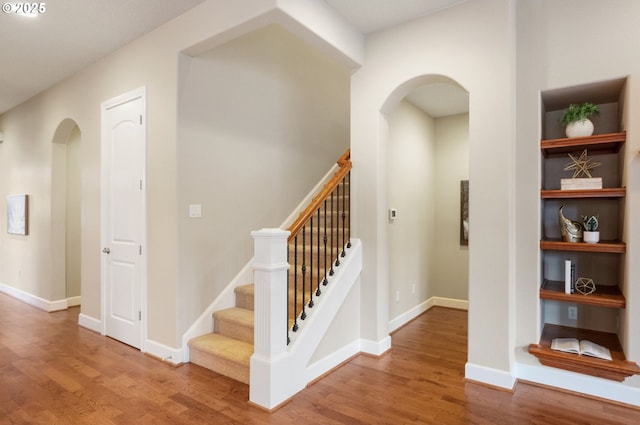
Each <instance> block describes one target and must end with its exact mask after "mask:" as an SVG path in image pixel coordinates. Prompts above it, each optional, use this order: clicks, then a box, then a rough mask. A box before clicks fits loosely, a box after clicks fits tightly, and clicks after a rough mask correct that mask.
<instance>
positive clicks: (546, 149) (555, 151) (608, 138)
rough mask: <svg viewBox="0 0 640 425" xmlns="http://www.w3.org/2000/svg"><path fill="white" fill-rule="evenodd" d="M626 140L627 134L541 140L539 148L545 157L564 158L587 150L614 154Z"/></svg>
mask: <svg viewBox="0 0 640 425" xmlns="http://www.w3.org/2000/svg"><path fill="white" fill-rule="evenodd" d="M626 140H627V133H625V132H622V133H608V134H596V135H593V136H588V137H572V138H565V139H552V140H541V141H540V148H541V149H542V154H543V155H544V156H545V157H554V156H565V155H566V154H568V153H571V152H576V151H580V150H584V149H587V150H589V151H591V152H594V151H598V153H616V152H618V151H619V150H620V148H621V147H622V145H623V144H624V142H625V141H626Z"/></svg>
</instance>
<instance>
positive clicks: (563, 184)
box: [560, 177, 602, 190]
mask: <svg viewBox="0 0 640 425" xmlns="http://www.w3.org/2000/svg"><path fill="white" fill-rule="evenodd" d="M589 189H602V177H592V178H588V177H580V178H576V179H560V190H589Z"/></svg>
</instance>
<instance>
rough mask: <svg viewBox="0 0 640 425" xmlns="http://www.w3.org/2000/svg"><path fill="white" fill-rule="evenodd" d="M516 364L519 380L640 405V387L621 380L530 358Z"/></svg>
mask: <svg viewBox="0 0 640 425" xmlns="http://www.w3.org/2000/svg"><path fill="white" fill-rule="evenodd" d="M522 360H523V361H522V362H518V363H516V364H515V370H516V376H517V378H518V379H519V380H523V381H528V382H533V383H536V384H541V385H545V386H548V387H555V388H559V389H563V390H567V391H572V392H575V393H580V394H584V395H589V396H593V397H598V398H601V399H605V400H612V401H615V402H618V403H624V404H628V405H632V406H640V388H638V387H631V386H629V385H625V384H623V383H620V382H615V381H611V380H608V379H603V378H596V377H594V376H590V375H584V374H582V373H575V372H570V371H567V370H562V369H557V368H552V367H548V366H544V365H542V364H540V363H537V359H536V360H535V361H536V363H530V362H529V361H530V359H522Z"/></svg>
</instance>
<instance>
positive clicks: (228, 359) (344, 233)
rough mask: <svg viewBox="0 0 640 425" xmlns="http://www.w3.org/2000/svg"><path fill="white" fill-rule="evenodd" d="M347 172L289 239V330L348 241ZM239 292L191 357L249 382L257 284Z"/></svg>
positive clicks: (302, 216)
mask: <svg viewBox="0 0 640 425" xmlns="http://www.w3.org/2000/svg"><path fill="white" fill-rule="evenodd" d="M348 158H349V157H348V152H347V153H346V154H345V155H343V157H341V159H340V160H339V161H338V164H339V165H340V167H341V169H343V167H344V165H343V164H346V163H348V169H347V170H346V172H348V170H350V168H351V163H350V162H349V159H348ZM346 172H342V174H339V173H340V171H339V172H337V173H336V175H335V176H334V178H333V179H332V180H331V181H330V182H329V183H327V185H326V186H325V188H324V189H323V190H322V191H321V192H320V194H318V196H316V198H314V200H313V201H312V203H311V205H310V206H309V208H307V210H305V211H304V212H303V213H301V214H300V217H299V218H298V220H296V222H294V224H292V226H291V227H290V229H289V230H290V231H291V232H292V235H291V237H290V238H289V243H288V258H289V260H288V261H289V264H290V269H289V285H288V286H289V297H288V299H289V307H288V310H289V314H288V320H289V323H288V326H289V327H290V328H291V327H293V328H294V329H297V328H298V324H297V323H299V322H300V319H299V316H300V315H301V314H302V317H304V313H302V312H303V309H307V308H310V306H309V305H310V304H309V302H310V300H314V302H315V298H317V297H318V295H317V294H319V293H320V292H321V291H322V286H323V285H322V283H320V282H321V279H322V278H323V277H324V276H325V273H326V275H329V274H331V275H333V267H334V266H335V262H336V258H339V256H340V252H341V250H342V249H343V248H344V246H345V244H346V240H347V239H348V225H349V219H348V215H349V195H348V194H349V183H348V180H347V179H345V177H344V176H345V173H346ZM334 180H335V181H334ZM336 188H337V189H336ZM325 199H327V201H325ZM327 205H329V207H327ZM309 211H310V212H309ZM325 224H326V227H327V230H326V231H325ZM296 235H297V237H296ZM325 235H326V237H327V241H326V242H325V240H324V236H325ZM325 254H326V255H325ZM319 259H321V260H319ZM303 270H304V271H303ZM310 285H311V287H310ZM318 287H319V288H318ZM296 288H297V289H296ZM234 293H235V307H232V308H227V309H223V310H218V311H215V312H214V313H213V315H212V316H213V333H209V334H205V335H202V336H199V337H196V338H193V339H191V340H190V341H189V343H188V345H189V357H190V361H191V363H194V364H197V365H200V366H202V367H205V368H207V369H210V370H213V371H214V372H217V373H220V374H221V375H225V376H228V377H230V378H232V379H235V380H237V381H240V382H243V383H245V384H249V383H250V359H251V356H252V354H253V352H254V346H253V343H254V285H253V284H247V285H241V286H237V287H236V288H235V289H234ZM311 305H313V303H311Z"/></svg>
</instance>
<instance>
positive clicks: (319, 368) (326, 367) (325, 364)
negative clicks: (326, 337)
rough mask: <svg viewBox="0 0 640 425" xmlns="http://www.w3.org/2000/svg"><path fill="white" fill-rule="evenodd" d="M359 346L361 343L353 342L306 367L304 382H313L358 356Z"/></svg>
mask: <svg viewBox="0 0 640 425" xmlns="http://www.w3.org/2000/svg"><path fill="white" fill-rule="evenodd" d="M361 346H362V343H361V341H354V342H352V343H351V344H348V345H345V346H344V347H342V348H341V349H339V350H338V351H334V352H333V353H331V354H329V355H328V356H326V357H324V358H322V359H320V360H318V361H316V362H314V363H313V364H311V365H309V366H307V369H306V370H305V375H306V378H305V379H306V381H307V382H311V381H314V380H316V379H318V378H319V377H321V376H322V375H324V374H325V373H327V371H331V370H333V369H335V368H336V367H338V366H340V364H342V363H344V362H345V361H347V360H349V359H350V358H351V357H353V356H355V355H357V354H360V352H361Z"/></svg>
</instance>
